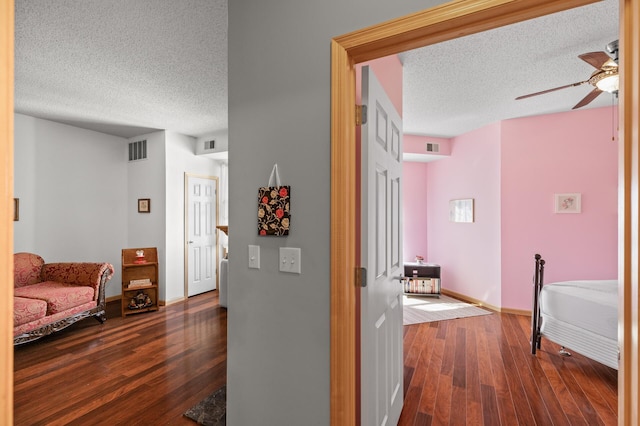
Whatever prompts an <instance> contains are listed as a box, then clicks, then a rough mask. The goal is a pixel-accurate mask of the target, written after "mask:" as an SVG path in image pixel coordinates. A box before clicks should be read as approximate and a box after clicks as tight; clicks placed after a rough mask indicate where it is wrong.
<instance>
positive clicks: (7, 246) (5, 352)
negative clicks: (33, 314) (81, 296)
mask: <svg viewBox="0 0 640 426" xmlns="http://www.w3.org/2000/svg"><path fill="white" fill-rule="evenodd" d="M1 4H2V6H1V7H0V164H1V166H0V170H2V172H0V244H1V248H0V274H1V275H2V276H1V277H0V371H2V377H3V378H2V379H0V424H4V425H11V424H13V48H14V41H13V37H14V35H13V19H14V13H15V12H14V11H15V7H14V3H13V0H7V1H3V2H1Z"/></svg>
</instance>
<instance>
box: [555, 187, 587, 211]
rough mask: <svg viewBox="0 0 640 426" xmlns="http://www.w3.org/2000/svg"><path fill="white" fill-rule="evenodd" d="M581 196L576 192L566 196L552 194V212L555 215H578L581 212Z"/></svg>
mask: <svg viewBox="0 0 640 426" xmlns="http://www.w3.org/2000/svg"><path fill="white" fill-rule="evenodd" d="M581 198H582V196H581V194H580V193H578V192H573V193H568V194H554V197H553V199H554V211H555V212H556V213H580V212H581V211H582V200H581Z"/></svg>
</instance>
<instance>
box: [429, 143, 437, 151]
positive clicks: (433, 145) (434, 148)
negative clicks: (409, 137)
mask: <svg viewBox="0 0 640 426" xmlns="http://www.w3.org/2000/svg"><path fill="white" fill-rule="evenodd" d="M427 152H440V144H438V143H427Z"/></svg>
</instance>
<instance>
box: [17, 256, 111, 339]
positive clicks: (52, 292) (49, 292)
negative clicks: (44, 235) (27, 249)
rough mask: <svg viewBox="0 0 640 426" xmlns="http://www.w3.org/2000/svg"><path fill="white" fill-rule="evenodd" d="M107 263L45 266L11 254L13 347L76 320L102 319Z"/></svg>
mask: <svg viewBox="0 0 640 426" xmlns="http://www.w3.org/2000/svg"><path fill="white" fill-rule="evenodd" d="M113 273H114V269H113V265H111V264H109V263H91V262H73V263H72V262H68V263H45V262H44V260H43V259H42V257H40V256H38V255H37V254H33V253H16V254H14V315H13V322H14V330H13V336H14V344H19V343H25V342H28V341H31V340H35V339H37V338H40V337H42V336H45V335H47V334H51V333H53V332H55V331H58V330H61V329H63V328H65V327H67V326H69V325H71V324H73V323H74V322H75V321H78V320H80V319H83V318H87V317H89V316H94V317H95V318H96V319H98V320H99V321H100V322H103V321H104V320H105V319H106V318H105V316H104V313H105V311H104V307H105V290H104V286H105V285H106V283H107V282H108V281H109V279H111V277H112V276H113Z"/></svg>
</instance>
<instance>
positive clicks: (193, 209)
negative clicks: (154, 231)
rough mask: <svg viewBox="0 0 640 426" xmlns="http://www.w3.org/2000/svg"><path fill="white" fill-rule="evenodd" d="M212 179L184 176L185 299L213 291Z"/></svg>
mask: <svg viewBox="0 0 640 426" xmlns="http://www.w3.org/2000/svg"><path fill="white" fill-rule="evenodd" d="M217 186H218V181H217V180H216V179H210V178H202V177H196V176H189V175H187V213H186V216H187V259H186V261H187V262H186V263H187V295H188V296H194V295H196V294H200V293H204V292H206V291H211V290H214V289H215V288H216V277H217V270H218V268H217V265H218V259H217V258H218V251H217V246H218V242H217V241H218V233H217V232H216V223H217V217H216V216H217V210H218V209H217V200H218V197H217Z"/></svg>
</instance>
